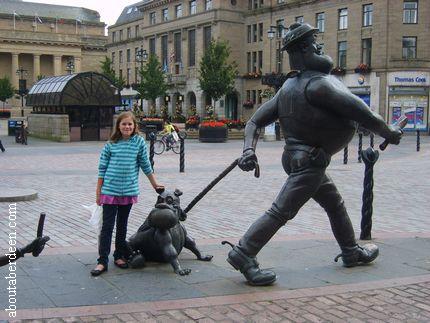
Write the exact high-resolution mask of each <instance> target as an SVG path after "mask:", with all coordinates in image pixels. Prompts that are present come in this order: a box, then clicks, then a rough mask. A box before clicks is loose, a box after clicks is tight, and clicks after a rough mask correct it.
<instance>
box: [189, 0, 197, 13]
mask: <svg viewBox="0 0 430 323" xmlns="http://www.w3.org/2000/svg"><path fill="white" fill-rule="evenodd" d="M196 13H197V4H196V0H192V1H190V15H194V14H196Z"/></svg>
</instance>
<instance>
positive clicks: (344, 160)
mask: <svg viewBox="0 0 430 323" xmlns="http://www.w3.org/2000/svg"><path fill="white" fill-rule="evenodd" d="M343 164H344V165H346V164H348V145H346V146H345V148H343Z"/></svg>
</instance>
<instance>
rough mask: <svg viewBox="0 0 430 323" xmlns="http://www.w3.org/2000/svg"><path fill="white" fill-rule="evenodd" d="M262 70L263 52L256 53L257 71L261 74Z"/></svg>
mask: <svg viewBox="0 0 430 323" xmlns="http://www.w3.org/2000/svg"><path fill="white" fill-rule="evenodd" d="M262 69H263V51H262V50H260V51H258V71H259V72H260V73H261V71H262Z"/></svg>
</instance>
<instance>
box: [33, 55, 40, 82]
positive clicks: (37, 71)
mask: <svg viewBox="0 0 430 323" xmlns="http://www.w3.org/2000/svg"><path fill="white" fill-rule="evenodd" d="M39 75H40V55H38V54H33V82H34V83H36V82H37V77H38V76H39Z"/></svg>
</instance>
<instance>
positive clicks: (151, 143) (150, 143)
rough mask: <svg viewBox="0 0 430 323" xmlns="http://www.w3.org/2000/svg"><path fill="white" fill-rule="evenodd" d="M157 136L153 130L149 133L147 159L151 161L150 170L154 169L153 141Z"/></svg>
mask: <svg viewBox="0 0 430 323" xmlns="http://www.w3.org/2000/svg"><path fill="white" fill-rule="evenodd" d="M155 138H157V136H156V134H155V133H154V132H150V133H149V140H150V141H149V161H150V162H151V167H152V170H154V142H155Z"/></svg>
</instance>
